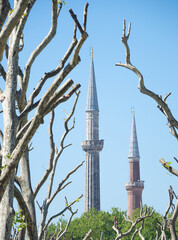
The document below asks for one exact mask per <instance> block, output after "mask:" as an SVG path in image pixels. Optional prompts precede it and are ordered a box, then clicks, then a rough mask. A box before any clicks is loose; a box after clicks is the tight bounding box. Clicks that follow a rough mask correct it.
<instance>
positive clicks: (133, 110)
mask: <svg viewBox="0 0 178 240" xmlns="http://www.w3.org/2000/svg"><path fill="white" fill-rule="evenodd" d="M132 112H133V117H135V109H134V107H133V109H132Z"/></svg>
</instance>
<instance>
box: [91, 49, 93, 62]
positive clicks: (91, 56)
mask: <svg viewBox="0 0 178 240" xmlns="http://www.w3.org/2000/svg"><path fill="white" fill-rule="evenodd" d="M91 59H92V60H93V48H91Z"/></svg>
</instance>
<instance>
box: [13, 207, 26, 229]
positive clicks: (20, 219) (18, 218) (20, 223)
mask: <svg viewBox="0 0 178 240" xmlns="http://www.w3.org/2000/svg"><path fill="white" fill-rule="evenodd" d="M13 226H14V227H15V228H17V231H21V230H22V229H23V228H26V227H27V224H26V222H25V216H24V215H23V214H22V211H21V210H20V211H19V212H15V216H14V221H13Z"/></svg>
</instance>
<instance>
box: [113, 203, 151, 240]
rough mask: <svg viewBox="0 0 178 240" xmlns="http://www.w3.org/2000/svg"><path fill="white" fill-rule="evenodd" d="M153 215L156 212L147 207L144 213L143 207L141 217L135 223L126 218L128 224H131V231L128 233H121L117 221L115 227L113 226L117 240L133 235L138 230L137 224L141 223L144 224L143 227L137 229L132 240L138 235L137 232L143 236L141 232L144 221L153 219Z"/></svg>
mask: <svg viewBox="0 0 178 240" xmlns="http://www.w3.org/2000/svg"><path fill="white" fill-rule="evenodd" d="M153 213H154V211H151V209H150V208H147V207H146V208H145V211H143V207H142V206H141V209H140V216H139V217H138V218H137V219H136V220H135V221H133V220H132V219H129V218H126V216H124V218H125V220H126V221H127V222H130V223H131V225H130V228H129V230H128V231H126V232H122V231H121V229H120V227H119V226H118V223H117V221H116V220H115V221H114V225H113V226H112V229H113V230H114V231H115V232H116V237H115V240H118V239H121V238H123V237H126V236H129V235H131V234H132V232H133V230H134V229H135V228H136V226H137V224H138V223H140V222H141V223H142V225H141V227H140V228H139V229H137V228H136V230H135V232H134V233H133V235H132V239H134V236H135V235H136V233H137V232H139V235H140V236H142V234H141V230H142V228H143V224H144V219H145V218H148V217H151V216H152V215H153ZM142 237H143V236H142ZM143 239H144V238H143Z"/></svg>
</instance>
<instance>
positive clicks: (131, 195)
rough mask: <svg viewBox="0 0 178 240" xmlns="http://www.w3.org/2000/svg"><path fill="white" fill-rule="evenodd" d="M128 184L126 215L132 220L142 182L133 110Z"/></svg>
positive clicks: (140, 198)
mask: <svg viewBox="0 0 178 240" xmlns="http://www.w3.org/2000/svg"><path fill="white" fill-rule="evenodd" d="M128 159H129V182H128V183H126V190H127V192H128V215H129V216H130V217H131V218H132V214H133V210H134V209H136V208H140V204H141V202H142V190H143V188H144V182H143V181H140V155H139V149H138V140H137V132H136V123H135V110H134V108H133V120H132V130H131V138H130V146H129V155H128Z"/></svg>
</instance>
